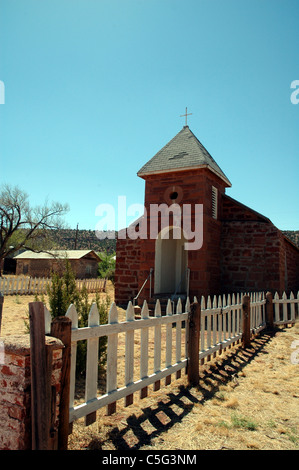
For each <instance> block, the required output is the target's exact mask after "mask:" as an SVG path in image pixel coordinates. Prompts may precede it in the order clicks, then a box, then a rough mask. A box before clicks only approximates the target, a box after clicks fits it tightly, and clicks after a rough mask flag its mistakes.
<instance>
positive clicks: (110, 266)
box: [98, 252, 115, 283]
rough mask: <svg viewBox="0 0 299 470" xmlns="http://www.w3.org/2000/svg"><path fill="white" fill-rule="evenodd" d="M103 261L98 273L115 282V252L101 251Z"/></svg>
mask: <svg viewBox="0 0 299 470" xmlns="http://www.w3.org/2000/svg"><path fill="white" fill-rule="evenodd" d="M99 257H100V258H101V261H100V263H99V267H98V275H99V276H100V277H101V278H102V279H105V278H106V279H109V280H110V281H112V282H113V283H114V276H115V253H112V254H108V253H106V252H102V253H99Z"/></svg>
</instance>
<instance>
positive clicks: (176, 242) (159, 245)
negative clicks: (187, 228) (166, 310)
mask: <svg viewBox="0 0 299 470" xmlns="http://www.w3.org/2000/svg"><path fill="white" fill-rule="evenodd" d="M185 242H186V239H185V237H184V234H183V231H182V230H181V229H180V228H178V227H167V228H165V229H163V230H162V231H161V232H160V233H159V235H158V238H157V240H156V248H155V294H175V293H176V294H179V293H186V290H187V266H188V251H187V250H185V249H184V244H185Z"/></svg>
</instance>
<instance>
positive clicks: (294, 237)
mask: <svg viewBox="0 0 299 470" xmlns="http://www.w3.org/2000/svg"><path fill="white" fill-rule="evenodd" d="M282 233H283V234H284V235H286V236H287V237H288V238H289V239H290V240H291V241H292V242H293V243H294V244H295V245H296V246H298V247H299V230H283V231H282Z"/></svg>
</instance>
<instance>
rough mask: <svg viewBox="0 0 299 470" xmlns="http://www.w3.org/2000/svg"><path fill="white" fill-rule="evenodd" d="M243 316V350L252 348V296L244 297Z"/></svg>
mask: <svg viewBox="0 0 299 470" xmlns="http://www.w3.org/2000/svg"><path fill="white" fill-rule="evenodd" d="M242 316H243V334H242V342H243V349H246V348H248V347H250V296H249V295H244V296H243V298H242Z"/></svg>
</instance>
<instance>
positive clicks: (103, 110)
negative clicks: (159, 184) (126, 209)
mask: <svg viewBox="0 0 299 470" xmlns="http://www.w3.org/2000/svg"><path fill="white" fill-rule="evenodd" d="M298 24H299V1H298V0H238V1H236V0H184V1H182V0H43V1H41V0H0V80H1V81H2V82H3V83H4V85H5V104H2V105H0V184H2V183H4V182H5V183H9V184H13V185H18V186H20V187H21V188H22V189H24V190H25V191H27V192H28V194H29V196H30V201H31V203H32V205H37V204H41V203H42V202H43V201H44V200H45V199H46V198H48V199H49V200H57V201H60V202H66V203H69V205H70V212H69V213H68V214H67V216H66V222H67V224H68V225H69V227H70V228H75V227H76V225H77V223H79V228H81V229H83V228H85V229H91V230H94V229H95V227H96V224H97V222H98V220H99V218H98V217H97V216H96V215H95V211H96V207H97V206H98V205H99V204H112V205H113V206H114V207H115V208H116V207H117V200H118V196H126V200H127V205H128V206H129V205H131V204H133V203H139V204H143V202H144V181H143V180H141V179H140V178H138V177H137V171H138V170H139V169H140V168H141V167H142V166H143V165H144V163H146V162H147V161H148V160H149V159H150V158H151V157H152V156H154V154H155V153H156V152H157V151H158V150H160V149H161V148H162V147H163V146H164V145H165V144H166V143H167V142H168V141H169V140H170V139H172V137H174V136H175V135H176V134H177V133H178V132H179V131H180V130H181V128H182V126H183V125H184V118H182V117H180V115H181V114H183V113H184V112H185V108H186V106H187V107H188V112H190V113H192V116H190V117H189V120H188V124H189V127H190V129H191V130H192V131H193V133H194V134H195V135H196V136H197V138H198V139H199V140H200V141H201V142H202V143H203V145H204V146H205V147H206V148H207V150H208V151H209V152H210V153H211V155H212V156H213V157H214V159H215V160H216V162H217V163H218V164H219V166H220V167H221V168H222V170H223V171H224V173H225V174H226V175H227V177H228V178H229V180H230V181H231V183H232V188H229V189H228V190H227V194H228V195H229V196H231V197H233V198H236V199H237V200H238V201H240V202H242V203H244V204H245V205H248V206H249V207H251V208H253V209H254V210H256V211H258V212H260V213H262V214H263V215H265V216H267V217H269V218H270V220H271V221H272V222H273V223H274V224H275V225H276V226H277V227H278V228H280V229H282V230H287V229H289V230H298V229H299V209H298V207H299V197H298V175H299V171H298V170H299V165H298V157H299V104H293V103H292V102H291V99H290V97H291V94H292V92H293V91H294V90H292V89H291V83H292V82H293V81H294V80H299V60H298V44H299V28H298ZM130 221H131V220H128V222H130Z"/></svg>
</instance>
